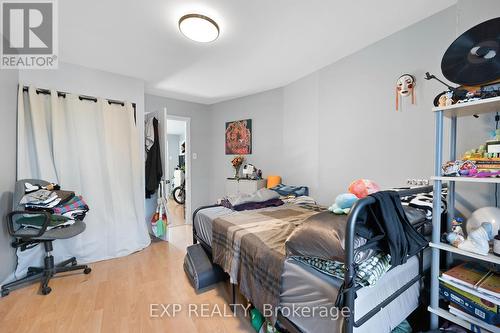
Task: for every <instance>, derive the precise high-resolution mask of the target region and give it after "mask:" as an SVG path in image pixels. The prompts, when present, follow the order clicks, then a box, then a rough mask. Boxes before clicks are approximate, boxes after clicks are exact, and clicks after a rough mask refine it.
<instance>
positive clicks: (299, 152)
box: [210, 0, 500, 210]
mask: <svg viewBox="0 0 500 333" xmlns="http://www.w3.org/2000/svg"><path fill="white" fill-rule="evenodd" d="M481 5H482V6H481V8H478V7H479V6H477V2H476V3H475V5H474V1H460V2H459V3H458V5H457V6H454V7H451V8H449V9H447V10H444V11H443V12H440V13H438V14H436V15H434V16H432V17H430V18H428V19H425V20H423V21H421V22H419V23H417V24H415V25H413V26H411V27H409V28H407V29H404V30H402V31H400V32H398V33H396V34H394V35H391V36H389V37H388V38H385V39H383V40H381V41H379V42H377V43H375V44H373V45H371V46H369V47H367V48H365V49H363V50H361V51H359V52H357V53H355V54H353V55H350V56H348V57H346V58H344V59H341V60H340V61H338V62H335V63H333V64H331V65H329V66H327V67H325V68H323V69H321V70H319V71H317V72H315V73H312V74H311V75H309V76H307V77H305V78H302V79H300V80H298V81H296V82H293V83H291V84H289V85H287V86H285V87H284V88H279V89H275V90H272V91H268V92H264V93H260V94H256V95H252V96H247V97H243V98H239V99H235V100H231V101H227V102H223V103H218V104H214V105H212V106H210V109H211V112H212V131H213V137H214V145H213V146H212V155H213V158H212V165H213V167H212V177H211V179H212V184H211V189H212V190H211V192H210V195H211V200H215V199H216V198H218V197H220V196H221V195H223V192H224V179H225V178H226V177H227V176H230V175H231V167H230V164H229V161H230V159H231V158H232V156H226V155H225V154H224V123H225V122H226V121H230V120H238V119H244V118H251V119H252V120H253V123H252V124H253V127H254V132H253V133H254V146H253V154H252V155H249V156H247V158H248V161H249V162H251V163H255V164H256V165H257V167H259V168H262V169H263V171H264V175H269V174H275V173H277V174H280V175H282V177H283V181H284V182H285V183H287V184H296V185H302V184H303V185H308V186H310V188H311V194H312V195H313V196H314V197H315V198H317V199H318V200H319V202H320V203H322V204H330V203H331V202H332V201H333V200H334V198H335V196H336V195H337V194H339V193H342V192H344V191H346V189H347V187H348V185H349V182H350V181H352V180H354V179H357V178H369V179H373V180H375V181H376V182H378V183H379V184H380V185H381V186H383V187H391V186H401V185H404V184H405V181H406V179H407V178H428V177H429V176H431V175H432V174H433V156H434V155H433V149H434V119H433V114H432V112H431V110H430V108H431V106H432V101H433V99H434V96H435V95H436V94H437V93H439V92H441V91H443V86H441V85H440V84H439V83H437V82H434V81H425V80H424V79H423V76H424V73H425V72H426V71H430V72H432V73H435V74H441V70H440V63H441V58H442V55H443V54H444V52H445V50H446V48H447V47H448V46H449V45H450V44H451V42H452V41H453V40H454V39H455V38H456V37H457V36H458V35H460V34H461V33H462V32H463V31H465V30H467V29H468V28H470V27H471V26H473V25H475V24H477V23H479V22H481V21H483V20H485V19H487V18H489V17H495V16H499V14H500V3H498V2H495V1H489V0H487V1H482V2H481ZM407 72H408V73H411V74H414V75H415V76H416V78H417V88H416V99H417V102H416V105H412V104H411V103H410V99H406V100H404V102H403V105H402V107H401V109H400V111H399V112H396V111H395V82H396V79H397V78H398V77H399V75H401V74H403V73H407ZM492 126H493V123H492V117H482V118H481V119H479V120H476V119H473V118H469V119H463V120H460V122H459V130H461V131H462V132H461V134H460V140H459V143H458V149H459V153H460V152H463V151H464V150H467V149H470V148H474V147H476V146H477V145H479V144H481V143H482V142H484V140H485V139H486V138H487V130H489V129H490V128H491V127H492ZM459 190H460V191H461V194H462V195H461V196H459V199H460V201H461V202H462V204H463V205H462V206H461V207H460V208H462V209H464V208H465V209H466V210H470V209H473V208H474V207H477V206H480V205H485V204H489V203H491V200H492V199H491V198H492V193H493V192H492V188H491V187H488V186H485V187H483V189H482V191H480V192H479V193H482V194H480V195H478V194H477V193H478V192H473V193H472V192H471V193H469V190H468V189H464V188H462V187H459Z"/></svg>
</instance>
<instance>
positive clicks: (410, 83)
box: [396, 74, 415, 111]
mask: <svg viewBox="0 0 500 333" xmlns="http://www.w3.org/2000/svg"><path fill="white" fill-rule="evenodd" d="M410 95H411V104H415V77H414V76H413V75H411V74H403V75H401V76H400V77H399V79H398V81H397V82H396V111H398V110H399V100H400V99H402V97H408V96H410Z"/></svg>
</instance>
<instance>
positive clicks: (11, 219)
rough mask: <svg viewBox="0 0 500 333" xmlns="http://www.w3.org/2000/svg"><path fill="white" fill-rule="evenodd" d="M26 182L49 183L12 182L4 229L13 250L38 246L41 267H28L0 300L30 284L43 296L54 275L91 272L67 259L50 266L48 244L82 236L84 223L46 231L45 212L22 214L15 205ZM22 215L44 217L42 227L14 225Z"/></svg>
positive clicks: (46, 217) (43, 184) (42, 183)
mask: <svg viewBox="0 0 500 333" xmlns="http://www.w3.org/2000/svg"><path fill="white" fill-rule="evenodd" d="M26 182H27V183H30V184H38V185H41V186H46V185H48V184H49V183H48V182H46V181H43V180H37V179H23V180H19V181H17V182H16V187H15V192H14V199H13V211H12V212H11V213H9V214H8V215H7V230H8V232H9V234H10V235H11V236H12V237H14V238H15V241H14V242H12V246H13V247H14V248H20V249H21V251H24V250H26V249H30V248H32V247H34V246H37V245H38V244H40V243H42V244H43V246H44V248H45V253H46V254H45V264H44V266H43V267H29V268H28V273H27V275H26V276H25V277H23V278H21V279H19V280H17V281H14V282H11V283H7V284H5V285H3V286H2V297H4V296H7V295H8V294H9V292H10V291H11V289H12V288H14V287H17V286H20V285H22V284H25V283H28V282H33V281H40V282H41V292H42V294H43V295H47V294H49V293H50V292H51V291H52V289H51V288H50V287H49V280H50V279H51V278H52V277H53V276H54V275H55V274H57V273H62V272H70V271H77V270H83V273H85V274H89V273H90V272H91V269H90V267H88V266H87V265H78V264H77V262H76V258H75V257H72V258H69V259H68V260H65V261H63V262H61V263H59V264H54V257H53V256H52V253H51V252H52V249H53V248H52V241H54V240H56V239H66V238H71V237H74V236H76V235H78V234H80V233H82V232H83V231H84V230H85V223H83V222H82V221H76V222H75V223H74V224H72V225H70V226H66V227H62V228H54V229H50V230H47V227H48V226H49V223H50V220H51V219H50V217H51V216H50V214H49V213H47V212H33V211H26V210H24V207H23V206H22V205H19V202H20V201H21V199H22V197H23V196H24V193H25V187H24V184H25V183H26ZM26 214H29V215H38V216H44V218H45V219H44V222H43V225H42V227H41V228H40V229H34V228H23V227H22V226H21V225H20V224H19V223H16V217H20V216H26Z"/></svg>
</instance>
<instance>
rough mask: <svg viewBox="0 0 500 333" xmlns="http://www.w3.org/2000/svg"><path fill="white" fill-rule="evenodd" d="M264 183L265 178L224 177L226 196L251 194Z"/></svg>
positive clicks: (262, 186)
mask: <svg viewBox="0 0 500 333" xmlns="http://www.w3.org/2000/svg"><path fill="white" fill-rule="evenodd" d="M266 185H267V180H266V179H247V178H240V179H235V178H228V179H226V196H234V195H240V194H252V193H254V192H256V191H257V190H260V189H261V188H264V187H266Z"/></svg>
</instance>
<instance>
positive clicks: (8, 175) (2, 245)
mask: <svg viewBox="0 0 500 333" xmlns="http://www.w3.org/2000/svg"><path fill="white" fill-rule="evenodd" d="M17 82H18V71H17V70H1V71H0V119H1V121H0V142H1V146H2V149H1V152H2V158H1V162H0V175H1V177H0V222H1V226H0V283H1V282H2V281H4V280H6V279H8V278H10V277H12V273H13V272H14V269H15V267H16V262H17V261H16V256H15V251H14V249H13V248H12V247H11V246H10V243H11V242H12V239H11V237H10V235H9V234H8V233H7V227H6V226H7V225H6V221H5V215H6V214H7V213H8V212H10V211H11V209H12V192H13V191H14V182H15V180H16V114H17Z"/></svg>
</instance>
